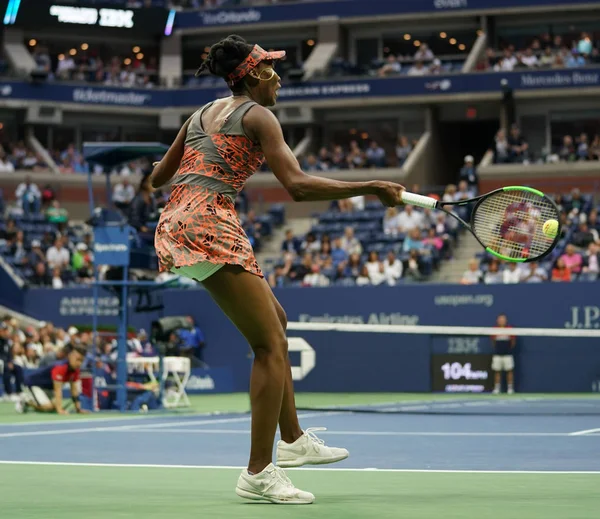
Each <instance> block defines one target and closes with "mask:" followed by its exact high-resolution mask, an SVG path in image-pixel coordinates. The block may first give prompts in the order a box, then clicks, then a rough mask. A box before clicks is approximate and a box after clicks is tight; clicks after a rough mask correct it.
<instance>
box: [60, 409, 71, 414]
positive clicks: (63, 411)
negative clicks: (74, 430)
mask: <svg viewBox="0 0 600 519" xmlns="http://www.w3.org/2000/svg"><path fill="white" fill-rule="evenodd" d="M58 414H69V412H68V411H65V410H64V409H59V410H58Z"/></svg>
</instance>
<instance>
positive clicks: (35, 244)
mask: <svg viewBox="0 0 600 519" xmlns="http://www.w3.org/2000/svg"><path fill="white" fill-rule="evenodd" d="M45 261H46V256H45V254H44V251H42V244H41V242H40V240H32V242H31V252H30V253H29V256H28V263H29V264H30V265H31V266H32V267H33V268H35V266H36V265H37V264H38V263H44V262H45Z"/></svg>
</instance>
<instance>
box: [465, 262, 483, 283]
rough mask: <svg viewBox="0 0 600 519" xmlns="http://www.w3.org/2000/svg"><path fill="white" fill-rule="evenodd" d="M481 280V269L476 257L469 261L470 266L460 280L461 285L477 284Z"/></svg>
mask: <svg viewBox="0 0 600 519" xmlns="http://www.w3.org/2000/svg"><path fill="white" fill-rule="evenodd" d="M480 281H481V270H479V264H478V263H477V260H476V259H472V260H471V261H469V268H468V270H465V272H464V273H463V276H462V278H461V280H460V284H461V285H476V284H478V283H479V282H480Z"/></svg>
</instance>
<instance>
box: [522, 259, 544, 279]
mask: <svg viewBox="0 0 600 519" xmlns="http://www.w3.org/2000/svg"><path fill="white" fill-rule="evenodd" d="M521 281H523V282H524V283H542V282H544V281H548V274H547V273H546V271H545V270H544V269H543V268H542V267H540V266H539V265H538V264H537V263H535V262H532V263H529V264H528V265H527V267H526V271H525V272H523V274H522V277H521Z"/></svg>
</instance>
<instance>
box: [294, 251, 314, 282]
mask: <svg viewBox="0 0 600 519" xmlns="http://www.w3.org/2000/svg"><path fill="white" fill-rule="evenodd" d="M312 265H313V260H312V254H311V253H310V252H306V253H305V254H304V256H303V257H302V262H301V263H300V265H296V266H295V267H293V268H291V269H290V271H289V274H288V275H289V278H290V280H291V281H302V280H304V278H305V277H306V276H308V275H309V274H310V273H311V272H312Z"/></svg>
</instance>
